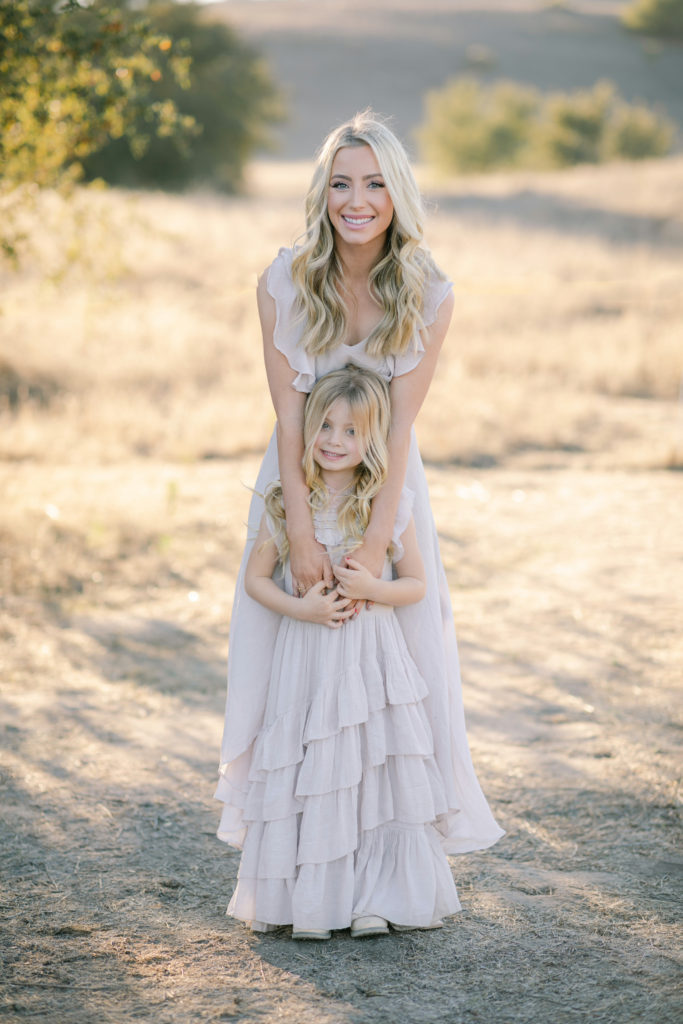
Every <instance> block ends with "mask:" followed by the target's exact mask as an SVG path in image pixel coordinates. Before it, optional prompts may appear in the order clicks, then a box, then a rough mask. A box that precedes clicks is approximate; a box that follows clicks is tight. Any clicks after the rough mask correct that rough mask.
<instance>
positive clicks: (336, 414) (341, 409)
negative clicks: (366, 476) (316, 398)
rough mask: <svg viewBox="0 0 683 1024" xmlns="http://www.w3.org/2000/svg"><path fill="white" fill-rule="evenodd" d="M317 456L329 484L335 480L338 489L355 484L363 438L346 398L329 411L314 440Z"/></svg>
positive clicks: (360, 459)
mask: <svg viewBox="0 0 683 1024" xmlns="http://www.w3.org/2000/svg"><path fill="white" fill-rule="evenodd" d="M313 458H314V459H315V461H316V462H317V463H318V465H319V466H320V469H321V471H322V478H323V480H324V481H325V483H328V482H333V486H334V487H335V488H339V487H345V486H346V485H347V484H349V483H351V481H352V479H353V471H354V469H355V468H356V467H357V466H359V465H360V464H361V462H362V461H363V453H362V451H361V444H360V438H359V437H358V433H357V429H356V426H355V424H354V422H353V417H352V415H351V408H350V406H349V403H348V402H347V401H346V399H345V398H338V399H337V400H336V401H335V402H333V403H332V405H331V406H330V408H329V409H328V410H327V412H326V414H325V419H324V420H323V422H322V425H321V427H320V430H319V431H318V436H317V437H316V439H315V441H314V442H313Z"/></svg>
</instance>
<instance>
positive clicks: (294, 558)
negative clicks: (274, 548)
mask: <svg viewBox="0 0 683 1024" xmlns="http://www.w3.org/2000/svg"><path fill="white" fill-rule="evenodd" d="M289 564H290V568H291V570H292V583H293V584H294V593H295V594H296V595H297V596H303V595H304V594H306V593H307V592H308V591H309V590H310V589H311V587H313V586H314V585H315V584H316V583H320V582H322V583H323V584H324V585H325V586H326V587H331V586H332V584H333V582H334V578H333V576H332V565H331V563H330V559H329V556H328V554H327V551H326V550H325V548H324V547H323V545H322V544H318V542H317V540H315V538H314V537H313V535H312V534H311V535H310V536H309V537H306V538H303V537H290V538H289Z"/></svg>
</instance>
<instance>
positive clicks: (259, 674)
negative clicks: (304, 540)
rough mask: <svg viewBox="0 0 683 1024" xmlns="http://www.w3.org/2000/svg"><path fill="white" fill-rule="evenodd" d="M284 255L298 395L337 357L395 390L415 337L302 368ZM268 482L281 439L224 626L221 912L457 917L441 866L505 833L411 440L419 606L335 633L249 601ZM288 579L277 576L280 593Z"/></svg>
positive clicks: (303, 919)
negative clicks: (398, 346)
mask: <svg viewBox="0 0 683 1024" xmlns="http://www.w3.org/2000/svg"><path fill="white" fill-rule="evenodd" d="M292 256H293V252H292V250H290V249H281V250H280V252H279V254H278V256H277V257H276V259H275V260H274V261H273V263H272V264H271V266H270V268H269V271H268V277H267V288H268V292H269V294H270V295H272V297H273V298H274V300H275V303H276V310H277V319H276V325H275V332H274V343H275V346H276V347H277V348H278V349H279V351H280V352H282V353H283V354H284V356H285V357H286V358H287V360H288V362H289V364H290V366H291V367H292V370H293V371H294V372H295V373H296V375H297V376H296V377H295V380H294V382H293V386H294V387H295V388H296V389H297V390H298V391H302V392H309V391H310V390H311V388H312V386H313V384H314V383H315V381H316V380H317V379H318V378H320V377H321V376H323V375H324V374H325V373H328V372H329V371H330V370H334V369H338V368H339V367H342V366H345V365H346V364H347V363H354V364H356V365H359V366H365V367H368V368H370V369H373V370H375V371H376V372H377V373H379V374H380V375H381V376H383V377H384V378H385V379H386V380H387V381H390V380H391V379H392V378H393V377H394V376H400V375H401V374H404V373H408V372H409V371H410V370H411V369H413V368H414V367H415V366H416V365H417V363H418V362H419V360H420V358H421V356H422V353H423V352H424V346H423V345H422V341H421V339H420V336H419V334H418V335H416V338H415V344H414V346H413V348H412V350H411V351H409V352H407V353H405V354H404V355H401V356H389V357H372V356H370V355H368V354H367V352H366V351H365V345H364V343H363V342H360V343H359V344H357V345H354V346H346V345H340V346H338V348H336V349H335V350H334V351H333V352H330V353H327V354H326V355H325V356H323V357H316V358H313V357H311V356H309V355H308V354H307V353H306V352H305V351H304V350H303V349H302V348H301V347H300V346H299V344H298V343H299V339H300V337H301V327H300V326H299V325H298V324H297V323H296V321H295V316H294V302H295V291H294V286H293V284H292V280H291V263H292ZM450 288H451V285H450V282H448V281H446V280H444V279H443V278H441V277H439V276H437V275H433V276H432V278H431V279H430V280H428V281H427V285H426V288H425V295H424V303H423V321H424V324H425V326H426V327H428V326H429V325H430V324H431V323H433V322H434V319H435V317H436V314H437V311H438V308H439V306H440V304H441V302H443V300H444V299H445V298H446V296H447V295H448V293H449V290H450ZM278 476H279V472H278V460H277V444H276V439H275V435H273V437H272V438H271V441H270V444H269V446H268V449H267V451H266V454H265V456H264V459H263V463H262V465H261V469H260V472H259V474H258V478H257V480H256V484H255V487H254V491H255V493H254V497H253V499H252V502H251V507H250V512H249V524H248V539H247V544H246V548H245V553H244V557H243V560H242V567H241V569H240V574H239V577H238V581H237V587H236V594H235V602H234V605H233V614H232V622H231V628H230V651H229V658H228V694H227V701H226V715H225V727H224V733H223V742H222V748H221V759H220V769H219V782H218V787H217V790H216V794H215V795H216V798H217V799H218V800H221V801H222V802H223V805H224V806H223V812H222V815H221V821H220V825H219V829H218V837H219V839H222V840H223V841H225V842H226V843H229V844H231V845H232V846H235V847H237V848H238V849H243V854H242V862H241V865H240V873H239V880H238V885H237V888H236V890H235V893H234V895H233V898H232V900H231V902H230V905H229V907H228V912H229V913H230V914H232V915H233V916H235V917H238V918H240V919H242V920H245V921H248V922H251V923H252V927H254V928H256V929H259V928H265V927H266V926H272V925H286V924H293V925H294V926H295V927H296V928H300V929H307V928H316V929H337V928H346V927H349V925H350V924H351V921H352V919H353V918H354V917H357V916H363V915H365V914H376V915H378V916H380V917H384V918H386V919H387V920H389V921H391V922H393V923H395V924H400V925H404V926H414V927H426V926H428V925H429V924H431V923H432V922H433V921H434V920H436V919H438V918H440V917H443V916H445V915H446V914H451V913H455V912H456V911H457V910H458V909H459V903H458V899H457V895H456V891H455V886H454V884H453V880H452V876H451V874H450V870H449V868H448V863H447V861H446V854H454V853H467V852H469V851H472V850H478V849H484V848H485V847H488V846H491V845H492V844H493V843H495V842H496V841H497V840H498V839H499V838H500V837H501V836H502V835H503V830H502V829H501V828H500V827H499V826H498V825H497V824H496V822H495V820H494V818H493V816H492V814H491V811H490V809H489V807H488V804H487V802H486V799H485V797H484V795H483V793H482V791H481V788H480V786H479V783H478V781H477V778H476V775H475V772H474V768H473V766H472V761H471V758H470V753H469V747H468V743H467V735H466V731H465V719H464V712H463V705H462V693H461V683H460V671H459V662H458V652H457V645H456V639H455V630H454V626H453V613H452V608H451V602H450V595H449V592H448V586H447V582H446V577H445V573H444V569H443V565H442V562H441V556H440V553H439V545H438V538H437V534H436V528H435V525H434V519H433V516H432V513H431V508H430V503H429V494H428V490H427V482H426V479H425V473H424V468H423V466H422V461H421V459H420V454H419V451H418V448H417V443H416V440H415V436H414V434H413V437H412V440H411V447H410V454H409V459H408V467H407V471H406V479H405V489H404V495H403V497H402V501H401V505H400V507H399V513H398V516H397V525H396V529H395V534H396V530H400V529H401V527H402V526H404V525H405V509H406V500H407V499H406V495H409V502H410V511H411V512H412V516H413V519H414V522H415V527H416V531H417V537H418V544H419V547H420V551H421V554H422V558H423V561H424V564H425V571H426V578H427V592H426V596H425V597H424V599H423V600H422V601H420V602H419V603H418V604H414V605H409V606H408V607H405V608H398V609H395V610H393V609H385V608H380V609H378V610H377V611H371V612H370V613H368V612H367V611H364V612H363V613H361V615H359V616H358V617H357V619H355V620H354V621H353V622H352V623H350V624H347V625H345V626H344V627H343V628H342V629H341V630H338V631H333V630H328V629H327V627H323V626H315V625H312V624H307V623H300V622H295V621H294V620H289V619H283V618H282V617H281V616H278V615H276V614H274V613H273V612H270V611H269V610H268V609H266V608H264V607H263V606H261V605H260V604H258V603H257V602H256V601H253V600H252V599H251V598H250V597H249V596H248V595H247V594H246V592H245V590H244V569H245V565H246V560H247V558H248V556H249V553H250V550H251V546H252V544H253V540H254V538H255V536H256V533H257V531H258V528H259V524H260V522H261V518H262V515H263V511H264V508H263V500H262V498H261V495H262V494H263V492H264V490H265V488H266V487H267V486H268V484H269V483H271V482H272V481H273V480H276V479H278ZM410 511H409V513H408V514H410ZM315 528H316V534H317V536H318V537H319V539H320V540H321V542H322V543H325V544H327V545H328V547H329V546H330V545H332V546H334V545H335V544H338V543H339V541H340V540H342V538H339V537H338V536H337V537H334V536H332V534H333V533H334V524H333V523H331V522H330V521H329V520H326V521H324V522H323V521H321V519H320V517H318V518H317V521H316V523H315ZM330 531H332V532H330ZM396 539H397V538H396ZM399 549H400V548H399ZM385 571H390V567H389V570H385ZM288 580H289V581H290V585H291V577H289V574H288V573H286V574H285V579H284V581H283V583H284V585H285V587H286V586H287V585H288ZM314 637H315V638H316V639H315V640H314V639H313V638H314Z"/></svg>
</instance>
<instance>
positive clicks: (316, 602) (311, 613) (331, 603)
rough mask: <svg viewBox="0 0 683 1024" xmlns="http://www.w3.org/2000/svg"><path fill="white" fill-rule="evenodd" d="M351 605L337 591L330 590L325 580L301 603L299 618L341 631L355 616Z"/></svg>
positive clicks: (307, 594)
mask: <svg viewBox="0 0 683 1024" xmlns="http://www.w3.org/2000/svg"><path fill="white" fill-rule="evenodd" d="M349 603H350V602H349V601H347V600H346V599H345V598H344V597H340V595H339V593H338V592H337V590H328V589H327V586H326V584H325V583H324V582H323V580H320V581H319V582H318V583H315V584H314V585H313V586H312V587H311V589H310V590H309V591H307V593H306V594H304V596H303V597H302V598H301V600H300V601H299V606H298V609H297V611H298V615H297V618H300V619H303V620H304V621H305V622H315V623H317V624H318V625H320V626H329V627H330V629H339V627H340V626H343V625H344V622H345V621H346V620H347V619H348V618H349V617H350V616H351V615H353V608H349Z"/></svg>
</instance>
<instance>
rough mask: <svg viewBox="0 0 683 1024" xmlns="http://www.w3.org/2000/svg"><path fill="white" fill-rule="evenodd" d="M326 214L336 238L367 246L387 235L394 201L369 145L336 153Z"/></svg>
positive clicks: (347, 147)
mask: <svg viewBox="0 0 683 1024" xmlns="http://www.w3.org/2000/svg"><path fill="white" fill-rule="evenodd" d="M327 213H328V216H329V218H330V223H331V225H332V227H333V228H334V230H335V232H336V235H337V241H339V240H340V239H341V240H343V241H345V242H351V243H352V244H360V245H365V244H367V243H368V242H372V241H375V240H376V239H382V238H383V237H384V235H385V234H386V232H387V229H388V228H389V226H390V224H391V221H392V218H393V216H394V204H393V202H392V201H391V196H390V195H389V190H388V188H387V187H386V184H385V182H384V176H383V174H382V172H381V170H380V166H379V163H378V161H377V157H376V156H375V154H374V152H373V150H372V149H371V148H370V146H345V147H344V148H342V149H340V150H339V152H338V153H337V155H336V156H335V158H334V160H333V162H332V173H331V174H330V186H329V189H328V193H327Z"/></svg>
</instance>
